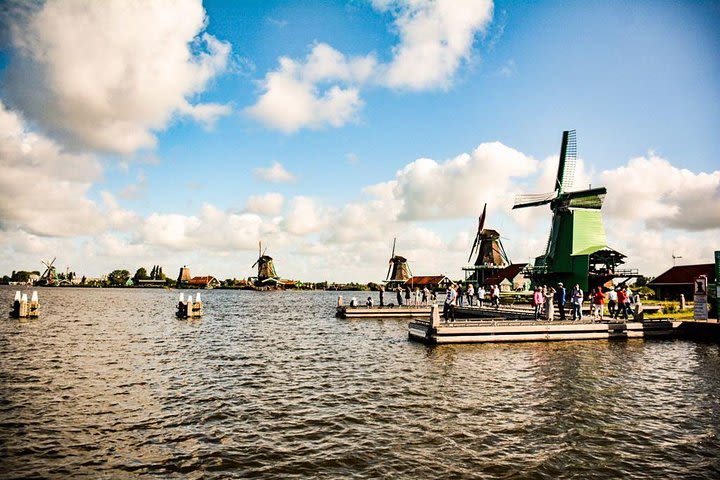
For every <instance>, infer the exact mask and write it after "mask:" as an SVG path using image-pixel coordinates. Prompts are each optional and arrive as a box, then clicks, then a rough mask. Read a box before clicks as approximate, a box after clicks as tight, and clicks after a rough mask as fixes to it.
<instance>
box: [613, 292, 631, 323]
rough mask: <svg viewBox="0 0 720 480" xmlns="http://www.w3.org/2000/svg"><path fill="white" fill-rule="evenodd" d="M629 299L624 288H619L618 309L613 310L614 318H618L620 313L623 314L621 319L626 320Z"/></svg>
mask: <svg viewBox="0 0 720 480" xmlns="http://www.w3.org/2000/svg"><path fill="white" fill-rule="evenodd" d="M629 301H630V299H629V298H628V295H627V290H625V289H624V288H621V289H620V290H618V308H617V310H615V318H618V317H619V316H620V312H622V314H623V318H624V319H625V320H627V318H628V302H629Z"/></svg>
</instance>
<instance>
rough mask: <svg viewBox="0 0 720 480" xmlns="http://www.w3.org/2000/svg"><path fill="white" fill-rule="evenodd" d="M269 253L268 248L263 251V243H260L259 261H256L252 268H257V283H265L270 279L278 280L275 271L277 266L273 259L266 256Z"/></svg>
mask: <svg viewBox="0 0 720 480" xmlns="http://www.w3.org/2000/svg"><path fill="white" fill-rule="evenodd" d="M266 252H267V247H265V250H263V249H262V242H258V259H257V260H255V263H253V265H252V267H250V268H255V266H257V269H258V274H257V277H256V280H257V281H256V283H263V282H265V281H266V280H268V279H278V278H279V277H278V274H277V272H276V271H275V265H274V264H273V259H272V257H271V256H269V255H265V253H266Z"/></svg>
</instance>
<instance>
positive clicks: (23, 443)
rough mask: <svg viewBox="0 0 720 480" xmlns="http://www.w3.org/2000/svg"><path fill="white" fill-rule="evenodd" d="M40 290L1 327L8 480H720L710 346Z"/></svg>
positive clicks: (235, 297)
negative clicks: (527, 337)
mask: <svg viewBox="0 0 720 480" xmlns="http://www.w3.org/2000/svg"><path fill="white" fill-rule="evenodd" d="M39 292H40V300H41V302H42V306H41V308H42V313H41V317H40V318H39V319H37V320H27V321H18V320H12V319H5V318H2V319H0V476H1V477H2V478H19V477H44V478H65V477H68V476H73V477H87V478H133V477H151V478H153V477H154V478H180V477H182V478H201V477H202V478H227V477H236V478H258V477H264V478H296V477H312V478H351V477H355V478H587V477H594V478H629V477H634V478H653V479H655V478H708V479H710V478H719V477H720V439H719V438H718V434H719V431H720V347H719V346H718V345H717V344H705V343H696V342H689V341H679V340H652V341H650V340H648V341H643V340H630V341H618V342H607V341H585V342H560V343H528V344H505V345H502V344H498V345H466V346H441V347H426V346H424V345H419V344H414V343H410V342H408V340H407V322H406V321H402V320H385V321H382V320H362V321H358V320H352V321H348V320H338V319H336V318H334V316H333V313H334V304H335V298H336V296H335V294H334V293H330V292H286V293H279V292H267V293H255V292H236V291H219V290H218V291H208V292H203V295H204V298H203V300H204V301H205V312H206V315H205V316H204V317H203V318H202V319H200V320H190V321H188V320H178V319H176V318H175V317H174V307H175V304H176V302H177V295H176V292H168V291H163V290H149V289H148V290H128V289H117V290H115V289H103V290H94V289H64V288H63V289H48V288H46V289H40V291H39ZM13 293H14V289H13V288H7V287H3V288H0V305H3V306H8V309H9V305H10V303H11V300H12V296H13ZM361 298H364V297H361Z"/></svg>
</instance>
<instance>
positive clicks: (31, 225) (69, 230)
mask: <svg viewBox="0 0 720 480" xmlns="http://www.w3.org/2000/svg"><path fill="white" fill-rule="evenodd" d="M0 167H1V168H2V172H3V174H2V175H0V191H2V192H3V201H2V202H0V229H2V230H13V229H18V228H19V229H22V230H24V231H26V232H28V233H31V234H35V235H47V236H68V237H69V236H77V235H84V234H92V233H97V232H101V231H103V230H104V229H107V228H116V227H117V225H118V223H117V222H115V221H114V220H113V219H117V218H119V217H128V216H132V214H130V213H129V212H126V211H124V210H122V209H121V208H120V207H119V206H118V205H117V203H115V202H107V201H106V202H104V203H103V205H98V204H97V203H96V202H94V201H93V200H90V199H89V198H88V196H87V195H88V191H89V189H90V187H91V186H92V184H93V182H95V181H97V180H98V179H99V178H100V175H101V172H102V169H101V167H100V163H99V162H98V161H97V160H96V159H95V157H93V156H90V155H78V154H69V153H66V152H65V151H63V149H62V148H61V147H60V146H59V145H58V144H56V143H55V142H53V141H52V140H49V139H47V138H45V137H43V136H41V135H38V134H36V133H34V132H32V131H30V130H29V129H28V128H27V127H26V126H25V123H24V121H23V119H22V118H21V117H20V116H18V115H17V114H16V113H14V112H11V111H9V110H7V109H6V108H5V106H4V105H3V104H2V103H1V102H0ZM123 223H124V224H127V218H126V219H125V221H124V222H123Z"/></svg>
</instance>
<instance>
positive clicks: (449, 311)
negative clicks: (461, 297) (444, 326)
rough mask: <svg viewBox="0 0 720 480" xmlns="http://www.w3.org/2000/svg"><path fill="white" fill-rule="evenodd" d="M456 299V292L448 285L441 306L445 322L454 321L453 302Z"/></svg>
mask: <svg viewBox="0 0 720 480" xmlns="http://www.w3.org/2000/svg"><path fill="white" fill-rule="evenodd" d="M456 299H457V292H456V291H455V289H454V288H453V286H452V285H450V286H449V287H448V288H447V291H446V292H445V303H444V304H443V318H445V321H448V320H450V321H452V322H454V321H455V301H456Z"/></svg>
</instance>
